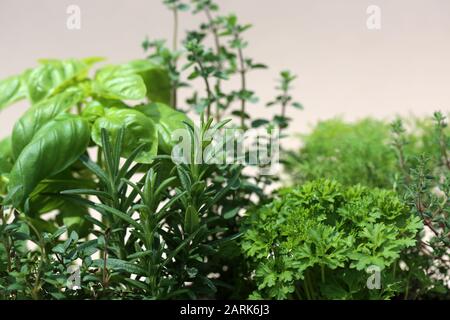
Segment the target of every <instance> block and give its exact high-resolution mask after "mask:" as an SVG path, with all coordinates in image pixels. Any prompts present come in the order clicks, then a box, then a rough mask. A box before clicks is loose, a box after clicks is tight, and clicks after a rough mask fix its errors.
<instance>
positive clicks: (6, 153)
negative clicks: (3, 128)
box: [0, 137, 14, 195]
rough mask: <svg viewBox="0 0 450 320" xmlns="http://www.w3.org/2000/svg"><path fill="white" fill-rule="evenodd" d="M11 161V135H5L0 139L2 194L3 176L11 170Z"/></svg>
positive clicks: (1, 190) (2, 187) (0, 190)
mask: <svg viewBox="0 0 450 320" xmlns="http://www.w3.org/2000/svg"><path fill="white" fill-rule="evenodd" d="M13 163H14V161H13V157H12V147H11V137H7V138H5V139H3V140H1V141H0V194H2V195H4V194H5V193H6V186H7V179H5V176H7V175H8V174H9V172H10V171H11V169H12V166H13Z"/></svg>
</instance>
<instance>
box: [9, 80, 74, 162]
mask: <svg viewBox="0 0 450 320" xmlns="http://www.w3.org/2000/svg"><path fill="white" fill-rule="evenodd" d="M82 98H83V94H82V92H81V91H80V90H78V89H75V88H73V89H72V88H71V89H70V90H67V91H65V92H63V93H60V94H57V95H55V96H53V97H51V98H48V99H45V100H42V101H41V102H39V103H38V104H36V105H34V106H33V107H31V108H30V109H28V110H27V111H26V112H25V114H24V115H23V116H22V117H21V118H20V119H19V120H18V121H17V123H16V124H15V126H14V129H13V134H12V145H13V154H14V158H16V159H17V158H18V157H19V155H20V153H21V152H22V150H23V148H25V146H26V145H27V144H28V143H29V142H30V141H31V139H33V136H34V135H35V133H36V132H38V131H39V129H40V128H42V127H43V126H44V125H45V124H46V123H47V122H49V121H50V120H52V119H53V118H55V117H56V116H57V115H58V114H60V113H62V112H65V111H66V110H68V109H69V108H70V107H72V106H74V105H75V104H77V103H78V102H80V101H81V100H82Z"/></svg>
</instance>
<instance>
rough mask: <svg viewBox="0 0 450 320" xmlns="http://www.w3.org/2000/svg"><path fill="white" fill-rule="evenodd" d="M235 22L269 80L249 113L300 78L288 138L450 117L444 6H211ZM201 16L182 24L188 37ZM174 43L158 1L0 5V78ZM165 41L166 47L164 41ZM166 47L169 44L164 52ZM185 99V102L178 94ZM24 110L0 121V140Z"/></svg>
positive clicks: (443, 1)
mask: <svg viewBox="0 0 450 320" xmlns="http://www.w3.org/2000/svg"><path fill="white" fill-rule="evenodd" d="M217 3H218V4H219V5H220V6H221V8H222V11H223V12H224V13H225V12H230V13H232V12H233V13H236V14H237V15H238V18H239V20H240V21H241V22H242V23H251V24H253V28H252V29H250V30H249V31H247V32H246V39H247V40H248V41H249V43H250V44H249V47H248V48H246V49H245V50H246V53H247V54H248V55H249V56H251V57H253V58H254V59H255V61H256V62H261V63H265V64H267V65H268V66H269V70H268V71H264V70H262V71H254V72H253V73H251V74H250V75H249V80H248V82H249V84H250V85H249V87H250V89H253V90H255V91H256V93H257V95H258V96H259V97H260V102H259V103H257V104H254V105H251V106H249V107H248V112H249V113H252V114H255V115H261V114H264V113H266V112H271V111H270V110H267V109H266V107H265V103H266V102H267V101H269V100H270V99H272V97H273V96H274V95H275V94H276V92H275V90H274V86H275V80H276V78H277V77H278V73H279V71H281V70H283V69H290V70H292V72H293V73H295V74H296V75H298V80H297V81H296V82H295V90H294V97H295V99H296V100H298V101H300V102H301V103H302V104H303V105H304V107H305V110H304V111H297V110H295V111H292V110H291V111H290V112H291V113H290V114H289V116H290V117H292V118H294V121H293V123H292V125H291V126H290V129H289V130H290V132H291V133H294V132H305V131H308V128H309V127H310V125H312V124H314V123H316V122H317V121H318V120H320V119H327V118H330V117H333V116H337V115H341V116H343V117H344V119H348V120H354V119H358V118H362V117H365V116H373V117H376V118H382V119H385V118H392V117H393V116H395V115H408V114H414V115H418V116H423V115H430V114H431V113H432V111H434V110H437V109H440V110H442V111H448V110H449V107H450V58H449V57H450V41H449V40H450V37H449V36H450V1H448V0H427V1H424V0H395V1H391V0H372V1H365V0H342V1H331V0H315V1H310V0H277V1H275V0H217ZM69 5H78V6H79V7H80V9H81V29H80V30H69V29H67V27H66V21H67V18H68V16H69V15H68V14H67V12H66V10H67V7H68V6H69ZM370 5H377V6H379V7H380V9H381V29H380V30H369V29H368V28H367V26H366V21H367V19H368V17H369V15H368V14H367V13H366V10H367V7H368V6H370ZM202 21H204V17H203V15H202V14H199V15H197V16H195V17H194V18H193V17H192V15H190V14H188V13H185V14H183V13H181V14H180V29H181V30H182V33H183V34H184V32H183V30H189V29H193V28H195V27H196V26H198V25H199V23H201V22H202ZM146 36H148V38H149V39H160V38H166V39H171V37H172V15H171V12H170V11H168V10H167V9H166V7H165V6H164V5H163V4H162V1H161V0H130V1H122V0H71V1H68V0H0V78H6V77H8V76H10V75H14V74H18V73H21V72H22V71H23V70H24V69H26V68H28V67H33V66H35V65H36V60H37V59H39V58H70V57H74V58H75V57H87V56H104V57H107V58H108V62H110V63H121V62H126V61H128V60H131V59H136V58H142V57H145V54H144V52H143V50H142V48H141V43H142V41H143V40H144V38H145V37H146ZM169 41H170V40H169ZM169 43H170V42H169ZM181 95H182V96H183V92H181ZM26 108H27V103H26V102H20V103H18V104H16V105H14V106H12V107H10V108H8V109H6V110H4V111H2V112H1V113H0V137H4V136H6V135H7V134H9V132H10V131H11V129H12V127H13V124H14V122H15V120H16V119H17V118H18V117H19V116H20V115H21V114H22V113H23V111H24V110H25V109H26Z"/></svg>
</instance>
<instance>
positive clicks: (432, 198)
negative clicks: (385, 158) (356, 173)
mask: <svg viewBox="0 0 450 320" xmlns="http://www.w3.org/2000/svg"><path fill="white" fill-rule="evenodd" d="M433 120H434V123H435V127H434V135H433V137H432V138H433V141H434V147H433V148H430V149H431V150H430V152H427V153H420V154H417V153H413V152H411V148H409V149H408V148H407V147H408V144H409V142H410V141H409V139H408V137H407V133H406V129H405V128H404V126H403V123H402V121H400V120H397V121H395V122H393V123H392V131H393V146H394V148H395V150H396V152H397V156H398V168H399V173H400V175H401V178H402V179H401V180H400V183H399V186H398V191H399V192H400V193H401V194H402V195H403V196H404V198H405V200H406V201H407V202H408V203H409V204H410V207H411V210H412V212H413V213H415V214H416V215H417V216H418V217H420V219H421V220H422V221H423V224H424V234H423V237H422V239H421V241H420V244H419V245H418V246H417V249H416V252H415V255H416V257H418V256H419V255H421V256H424V257H426V259H419V260H418V261H417V262H416V263H417V268H418V269H419V270H422V272H425V274H426V275H427V278H426V279H423V277H418V279H417V284H416V287H415V288H414V290H416V291H420V290H421V288H422V287H423V286H424V283H425V284H427V285H429V286H430V288H432V289H433V290H434V291H435V292H437V293H448V288H446V285H448V280H447V279H446V277H448V274H449V273H448V270H449V261H448V250H449V248H450V219H449V212H450V202H449V200H448V195H449V194H450V182H449V181H450V162H449V155H448V149H449V146H450V139H449V136H448V129H447V121H446V117H445V116H444V115H443V114H442V113H441V112H435V113H434V117H433ZM411 159H413V161H412V160H411Z"/></svg>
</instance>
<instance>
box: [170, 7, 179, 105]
mask: <svg viewBox="0 0 450 320" xmlns="http://www.w3.org/2000/svg"><path fill="white" fill-rule="evenodd" d="M172 12H173V40H172V41H173V43H172V50H173V51H174V52H175V51H177V50H178V9H177V8H176V7H174V8H173V10H172ZM173 68H174V69H175V70H176V68H177V59H174V61H173ZM170 102H171V105H172V107H173V108H174V109H177V88H176V86H174V87H173V88H172V95H171V101H170Z"/></svg>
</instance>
